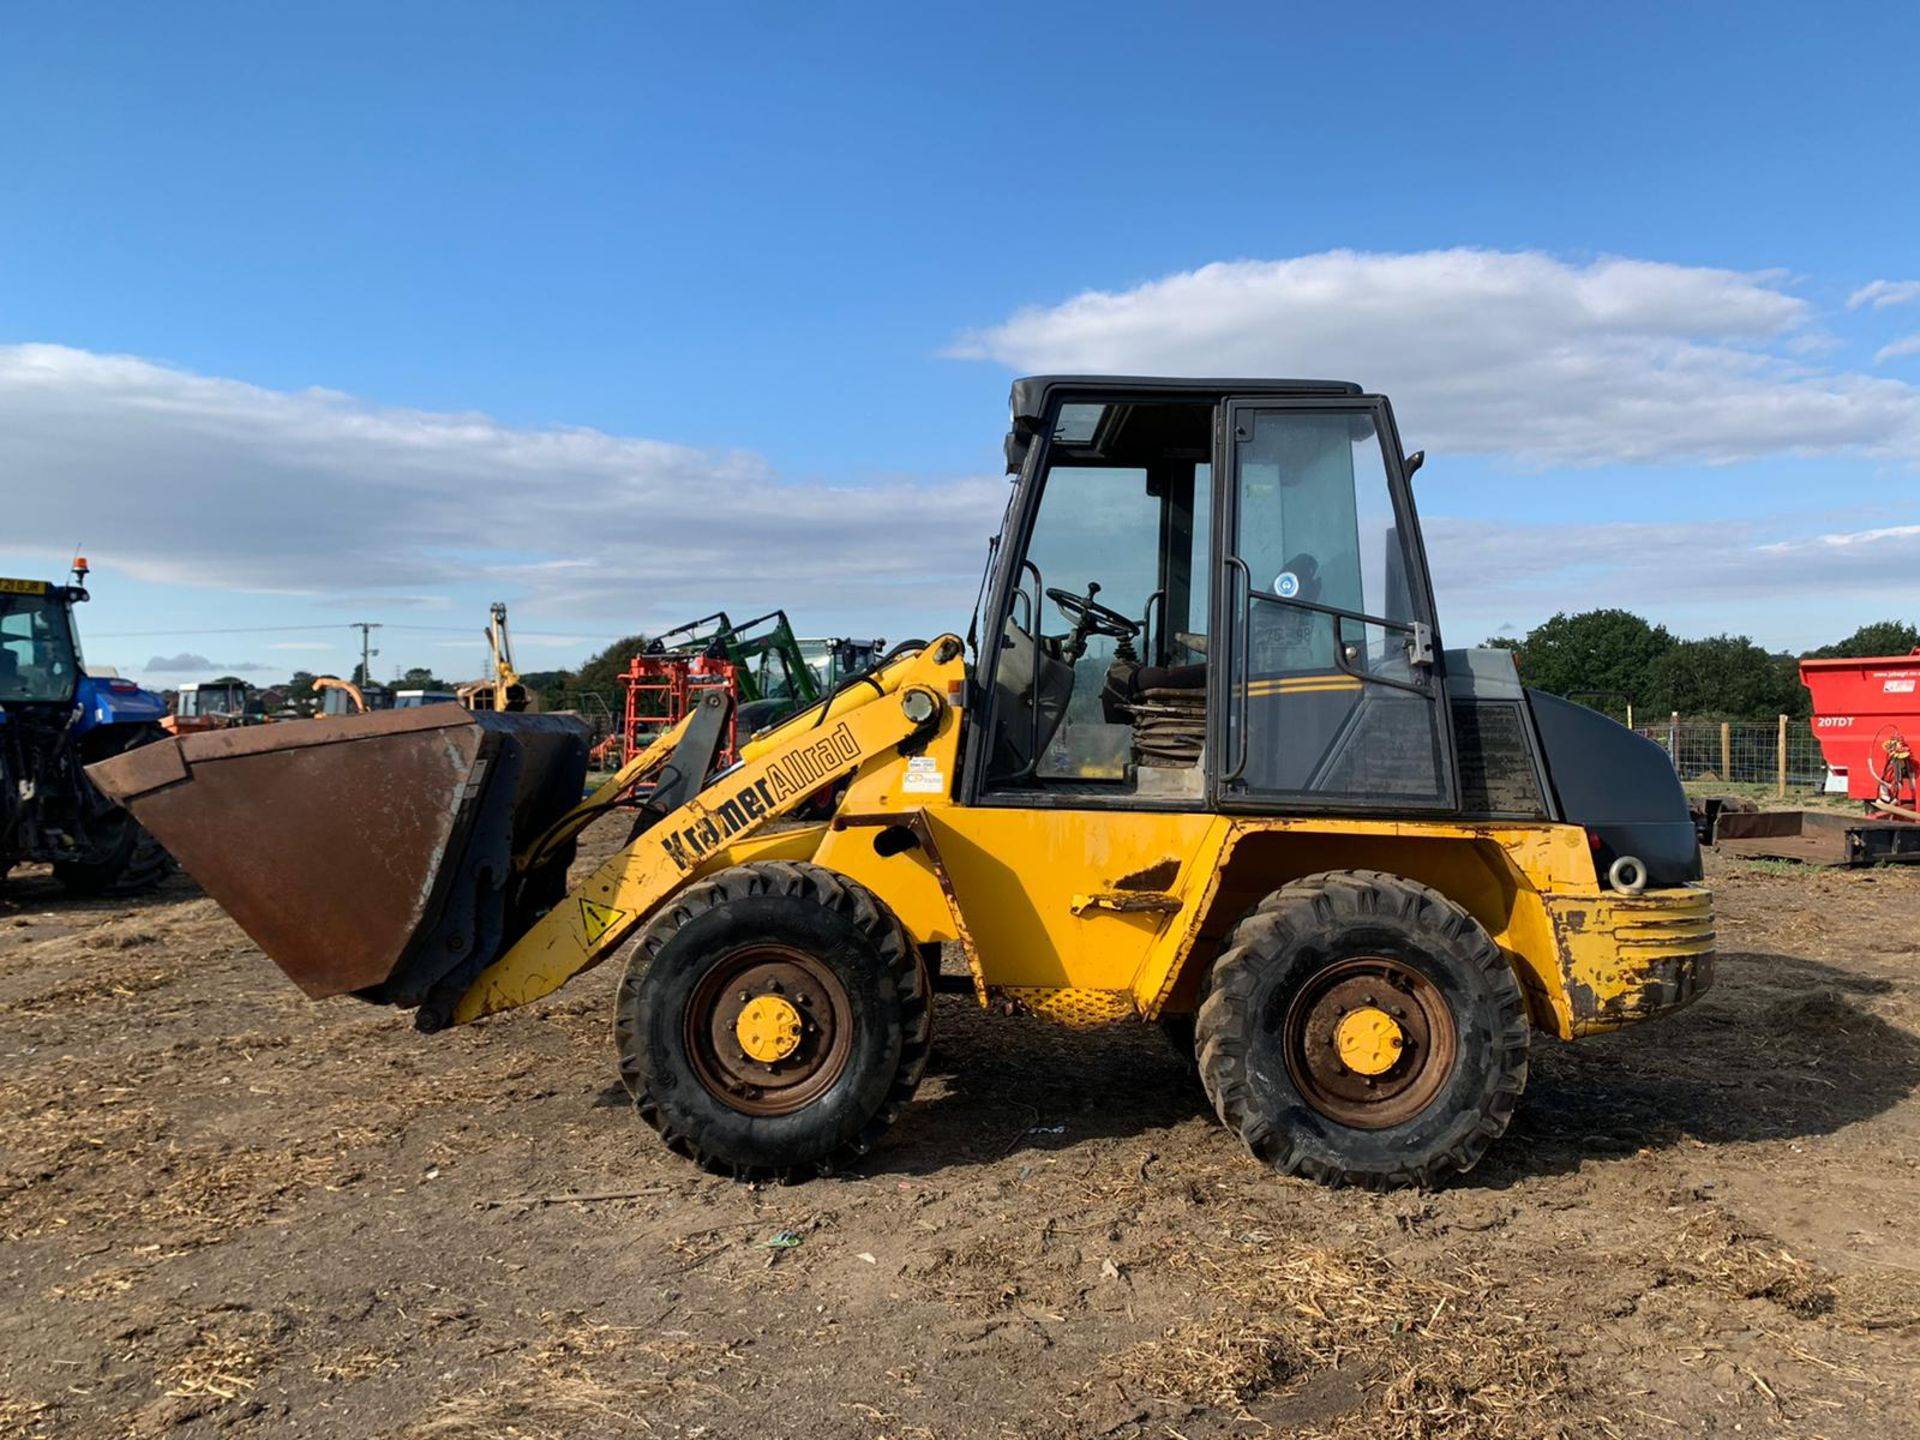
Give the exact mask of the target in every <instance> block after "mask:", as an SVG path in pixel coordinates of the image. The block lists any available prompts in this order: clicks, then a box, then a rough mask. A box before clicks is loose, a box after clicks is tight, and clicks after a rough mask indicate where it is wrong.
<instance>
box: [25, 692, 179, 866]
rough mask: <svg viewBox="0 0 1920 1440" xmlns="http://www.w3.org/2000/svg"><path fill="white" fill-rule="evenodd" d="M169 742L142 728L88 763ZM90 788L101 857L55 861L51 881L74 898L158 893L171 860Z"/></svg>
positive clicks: (92, 828)
mask: <svg viewBox="0 0 1920 1440" xmlns="http://www.w3.org/2000/svg"><path fill="white" fill-rule="evenodd" d="M115 728H119V727H115ZM166 738H167V732H166V731H164V730H162V729H161V728H160V727H159V726H158V725H143V726H141V727H140V728H139V729H138V730H136V731H135V732H134V733H133V734H132V735H130V736H128V737H127V738H126V740H125V741H124V743H120V744H109V745H108V746H107V747H105V748H103V749H101V750H100V751H98V752H96V753H94V754H91V755H89V756H87V757H86V758H87V760H88V762H89V763H91V762H92V761H94V760H105V759H107V758H108V757H109V756H113V755H124V754H125V753H126V752H127V751H129V750H135V749H138V748H139V747H140V746H142V745H150V744H152V743H153V742H154V741H156V740H165V739H166ZM87 790H88V792H89V794H90V795H91V797H92V800H93V802H94V806H95V808H94V812H93V814H92V815H91V816H90V817H89V818H88V833H89V834H90V835H95V836H99V837H102V838H101V843H100V844H98V845H97V846H96V847H95V849H96V853H97V854H98V857H99V858H97V859H93V860H58V861H55V862H54V866H53V878H54V879H56V880H58V881H59V882H60V883H61V884H62V885H63V886H65V887H66V889H67V891H68V893H70V894H73V895H84V896H100V895H145V894H147V893H148V892H149V891H153V890H157V889H159V888H160V886H161V885H163V884H165V883H166V881H167V879H168V877H169V876H171V875H172V874H173V872H174V869H175V866H174V860H173V857H172V856H171V855H169V854H168V853H167V852H166V849H165V848H164V847H163V846H162V845H161V844H160V842H159V841H158V840H156V839H154V838H153V836H151V835H149V834H148V833H147V830H146V827H145V826H143V825H142V824H141V823H140V822H139V821H138V820H136V819H134V818H133V816H132V815H131V814H130V813H129V812H128V811H126V810H123V809H121V808H120V807H119V806H118V805H115V804H114V803H113V802H112V801H111V800H109V799H107V797H106V796H104V795H102V794H100V792H99V791H97V790H95V789H94V788H93V786H92V783H91V782H88V785H87Z"/></svg>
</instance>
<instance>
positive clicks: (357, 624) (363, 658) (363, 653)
mask: <svg viewBox="0 0 1920 1440" xmlns="http://www.w3.org/2000/svg"><path fill="white" fill-rule="evenodd" d="M351 623H352V626H353V628H354V629H355V630H358V631H359V632H360V683H361V684H362V685H371V684H373V657H374V656H376V655H378V654H379V653H380V652H379V651H378V650H376V649H374V648H373V632H374V631H376V630H378V629H379V628H380V623H379V622H378V621H377V620H355V621H353V622H351Z"/></svg>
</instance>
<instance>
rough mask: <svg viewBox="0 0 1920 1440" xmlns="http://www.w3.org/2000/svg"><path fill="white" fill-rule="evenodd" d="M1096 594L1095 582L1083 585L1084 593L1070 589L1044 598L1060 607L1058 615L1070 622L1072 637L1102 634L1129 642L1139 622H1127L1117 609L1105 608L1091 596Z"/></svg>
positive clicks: (1098, 587) (1048, 593) (1053, 592)
mask: <svg viewBox="0 0 1920 1440" xmlns="http://www.w3.org/2000/svg"><path fill="white" fill-rule="evenodd" d="M1099 593H1100V586H1099V584H1098V583H1097V582H1096V581H1092V580H1089V581H1088V582H1087V593H1086V594H1084V595H1075V594H1074V593H1073V592H1072V591H1071V590H1055V589H1052V588H1049V589H1048V590H1047V598H1048V599H1049V600H1051V601H1053V603H1054V604H1055V605H1057V606H1059V607H1060V613H1061V614H1062V615H1064V616H1066V617H1067V619H1068V620H1070V621H1072V622H1073V629H1074V633H1075V634H1076V635H1105V636H1107V637H1108V638H1109V639H1113V640H1131V639H1132V638H1133V637H1134V636H1135V635H1138V634H1139V633H1140V622H1139V621H1137V620H1129V619H1128V618H1127V617H1126V616H1124V615H1122V614H1121V613H1120V612H1119V611H1118V610H1112V609H1109V608H1108V607H1107V606H1105V605H1102V604H1100V603H1098V602H1097V601H1096V600H1095V599H1094V598H1093V597H1094V596H1096V595H1098V594H1099Z"/></svg>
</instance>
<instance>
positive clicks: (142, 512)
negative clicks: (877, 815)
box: [0, 345, 1006, 634]
mask: <svg viewBox="0 0 1920 1440" xmlns="http://www.w3.org/2000/svg"><path fill="white" fill-rule="evenodd" d="M0 474H10V475H31V476H33V477H35V480H36V483H35V484H33V485H30V486H29V485H20V486H15V487H13V488H12V489H11V490H10V491H9V495H8V502H7V542H8V545H9V548H11V549H15V550H20V551H28V550H33V549H46V550H53V549H59V548H61V547H65V546H70V545H71V543H72V539H73V536H74V534H75V533H76V531H77V527H78V526H79V525H80V522H81V520H82V519H83V518H84V522H85V523H84V529H85V533H86V535H87V539H88V544H89V547H90V548H91V549H92V551H93V552H94V553H95V554H97V555H101V556H108V555H110V556H111V558H112V563H113V565H114V566H115V567H116V568H118V569H122V570H124V571H127V572H130V573H132V574H134V575H135V576H136V577H138V578H141V579H145V580H149V581H156V582H160V583H164V584H175V585H183V586H210V585H211V586H218V587H221V588H228V589H246V590H253V591H256V592H266V593H277V594H285V595H295V596H309V597H311V598H312V599H313V600H314V602H315V603H316V604H326V605H337V606H339V607H342V608H343V609H344V608H345V607H348V606H351V607H353V612H356V613H352V614H351V617H350V618H359V616H358V613H357V612H360V611H363V610H365V611H370V612H375V613H384V612H385V610H386V609H388V608H390V607H398V606H401V605H409V606H412V607H415V608H416V609H417V608H420V607H429V606H439V607H445V606H447V604H448V598H447V593H446V592H447V591H449V590H451V589H453V588H454V587H458V586H468V585H472V584H474V583H475V582H479V583H484V584H486V585H487V586H488V587H489V588H490V589H492V590H493V591H494V592H495V593H497V594H504V595H510V596H513V597H519V598H516V599H514V602H513V603H514V604H515V606H516V609H518V608H519V606H520V605H521V604H522V603H523V601H524V603H525V605H526V606H527V608H528V610H529V611H532V612H533V613H536V614H537V613H540V612H541V611H545V612H548V613H553V614H557V615H566V616H567V617H568V618H569V620H570V621H576V622H578V621H586V620H592V621H595V622H603V623H596V624H594V625H593V626H591V627H589V626H587V625H584V624H583V625H582V626H581V628H582V629H588V628H592V629H596V630H597V629H602V628H604V629H605V631H606V632H607V633H609V634H620V633H631V632H632V631H634V630H636V629H641V628H644V627H646V626H650V625H653V626H657V625H660V624H663V623H669V622H673V621H677V620H684V619H685V618H686V616H687V615H688V614H700V613H705V611H706V610H710V609H712V608H713V606H714V604H715V603H724V604H726V605H727V606H728V607H729V608H731V607H733V606H736V605H737V606H739V607H741V609H742V610H744V611H745V612H746V613H748V614H754V613H758V610H764V609H770V608H773V607H774V606H776V605H785V606H788V607H790V608H792V609H794V610H795V611H796V612H797V613H798V614H800V615H802V616H805V617H808V618H809V619H810V620H811V622H812V623H814V624H818V623H821V621H820V620H818V619H813V617H820V616H826V615H832V614H844V613H845V612H846V611H848V610H850V609H857V610H867V611H872V610H875V609H878V608H880V607H882V606H885V605H888V604H891V603H897V601H898V598H899V597H900V596H901V595H902V594H903V592H904V593H906V594H910V595H911V596H912V598H913V600H914V601H915V602H916V604H919V605H923V606H924V608H925V609H926V610H927V611H930V612H932V613H934V614H936V615H941V616H946V617H950V618H948V619H947V620H946V622H945V623H948V624H959V623H963V607H964V605H965V604H966V603H967V602H968V601H970V600H971V598H972V595H973V589H974V582H975V581H976V579H977V577H978V574H979V569H980V565H981V563H982V561H983V560H984V558H985V541H986V537H987V535H988V534H989V533H990V532H991V531H992V530H993V529H994V528H996V525H997V522H998V520H999V516H1000V511H1001V508H1002V507H1003V505H1004V503H1005V497H1006V484H1005V481H1004V479H1001V478H997V477H996V478H984V477H971V478H962V479H956V480H952V481H947V482H942V483H925V484H916V483H904V482H896V483H886V484H875V485H870V486H857V485H834V484H826V483H818V482H811V483H801V482H797V481H790V480H784V479H782V478H781V477H780V476H778V475H776V474H775V473H774V472H773V470H772V468H771V467H770V466H769V465H768V463H767V462H766V461H765V460H763V459H762V458H760V457H759V456H757V455H753V454H749V453H745V452H741V451H714V450H699V449H694V448H690V447H687V446H683V445H675V444H669V443H666V442H663V441H659V440H649V439H638V438H631V437H623V436H616V435H609V434H605V433H602V432H600V431H596V430H588V429H561V428H551V429H530V428H521V427H515V426H510V425H507V424H504V423H502V422H500V421H497V420H494V419H491V418H489V417H488V416H485V415H480V414H448V413H435V412H428V411H420V410H406V409H397V408H393V407H385V406H379V405H375V404H371V403H368V402H366V401H362V400H357V399H354V398H353V397H350V396H346V395H342V394H339V393H338V392H335V391H329V390H305V391H300V392H293V393H289V392H282V391H275V390H268V389H264V388H261V387H259V386H255V385H249V384H244V383H241V382H239V381H234V380H225V379H217V378H212V377H208V376H203V375H196V374H191V373H188V372H186V371H182V370H178V369H174V368H171V367H168V366H164V365H158V364H154V363H152V362H150V361H146V360H142V359H138V358H134V357H131V356H124V355H100V354H94V353H91V352H88V351H83V350H76V349H70V348H67V347H64V346H58V345H14V346H0ZM62 553H64V550H62ZM396 587H404V588H396ZM755 607H758V610H757V609H756V608H755ZM457 613H464V612H457ZM475 623H476V629H477V628H478V621H477V620H476V622H475Z"/></svg>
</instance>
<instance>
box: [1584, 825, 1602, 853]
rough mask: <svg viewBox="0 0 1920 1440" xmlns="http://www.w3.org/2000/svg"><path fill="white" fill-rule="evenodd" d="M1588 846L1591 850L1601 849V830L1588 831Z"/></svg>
mask: <svg viewBox="0 0 1920 1440" xmlns="http://www.w3.org/2000/svg"><path fill="white" fill-rule="evenodd" d="M1587 848H1588V849H1589V850H1594V851H1597V850H1599V848H1600V832H1599V831H1598V830H1589V831H1587Z"/></svg>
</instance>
